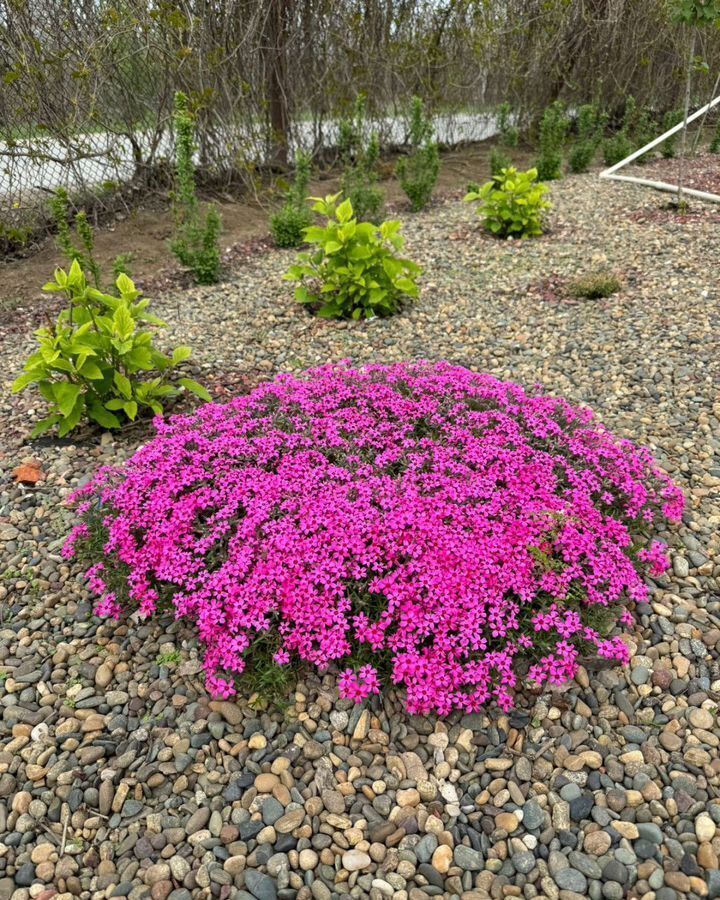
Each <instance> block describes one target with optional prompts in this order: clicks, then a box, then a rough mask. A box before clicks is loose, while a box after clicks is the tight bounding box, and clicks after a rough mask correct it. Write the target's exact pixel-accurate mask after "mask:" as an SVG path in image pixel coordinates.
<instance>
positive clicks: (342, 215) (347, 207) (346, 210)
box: [335, 200, 353, 224]
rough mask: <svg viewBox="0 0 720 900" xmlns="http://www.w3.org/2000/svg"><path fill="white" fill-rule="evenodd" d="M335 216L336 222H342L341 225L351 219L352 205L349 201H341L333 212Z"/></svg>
mask: <svg viewBox="0 0 720 900" xmlns="http://www.w3.org/2000/svg"><path fill="white" fill-rule="evenodd" d="M335 215H336V217H337V220H338V222H342V223H343V224H344V223H345V222H349V221H350V219H352V217H353V208H352V203H351V202H350V201H349V200H343V202H342V203H341V204H340V206H338V208H337V210H336V211H335Z"/></svg>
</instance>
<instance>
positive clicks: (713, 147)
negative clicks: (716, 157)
mask: <svg viewBox="0 0 720 900" xmlns="http://www.w3.org/2000/svg"><path fill="white" fill-rule="evenodd" d="M710 152H711V153H720V119H718V123H717V125H716V126H715V134H714V135H713V139H712V143H711V144H710Z"/></svg>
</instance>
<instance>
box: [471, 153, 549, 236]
mask: <svg viewBox="0 0 720 900" xmlns="http://www.w3.org/2000/svg"><path fill="white" fill-rule="evenodd" d="M537 179H538V173H537V169H529V170H528V171H527V172H518V171H517V169H513V168H510V169H504V170H503V171H502V172H500V174H499V175H496V176H495V177H494V178H493V179H492V181H489V182H488V183H487V184H484V185H483V186H482V187H481V188H480V190H479V191H470V192H469V193H468V194H466V196H465V198H464V199H465V201H466V202H467V203H478V204H479V210H478V211H479V214H480V215H481V216H482V218H483V220H484V224H485V227H486V228H487V229H488V231H490V232H491V233H492V234H494V235H497V236H498V237H520V238H528V237H537V236H538V235H541V234H542V233H543V219H544V214H545V212H546V210H548V209H551V208H552V204H551V203H550V202H549V201H548V200H546V199H545V194H547V190H548V189H547V187H546V186H545V185H544V184H540V183H538V180H537Z"/></svg>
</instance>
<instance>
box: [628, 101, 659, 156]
mask: <svg viewBox="0 0 720 900" xmlns="http://www.w3.org/2000/svg"><path fill="white" fill-rule="evenodd" d="M623 128H624V130H625V133H626V134H627V136H628V138H629V139H630V143H631V144H632V145H633V149H634V150H637V149H639V148H640V147H644V146H645V144H649V143H650V141H652V139H653V138H654V137H655V126H654V124H653V118H652V115H651V113H650V111H649V110H648V108H647V107H645V106H639V105H638V103H637V101H636V100H635V98H634V97H633V96H632V94H631V95H630V96H629V97H628V98H627V100H626V102H625V116H624V119H623ZM631 152H632V151H631ZM642 159H643V157H640V161H642Z"/></svg>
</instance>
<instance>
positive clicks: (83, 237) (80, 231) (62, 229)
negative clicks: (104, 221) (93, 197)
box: [50, 188, 131, 290]
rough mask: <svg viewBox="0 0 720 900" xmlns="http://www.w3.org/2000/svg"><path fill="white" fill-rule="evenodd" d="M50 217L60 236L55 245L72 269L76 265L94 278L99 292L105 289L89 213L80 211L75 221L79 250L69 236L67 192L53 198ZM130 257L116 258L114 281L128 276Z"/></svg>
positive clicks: (57, 192) (56, 193) (59, 190)
mask: <svg viewBox="0 0 720 900" xmlns="http://www.w3.org/2000/svg"><path fill="white" fill-rule="evenodd" d="M50 214H51V216H52V219H53V222H54V224H55V230H56V232H57V234H56V236H55V243H56V245H57V247H58V249H59V250H60V251H61V252H62V253H63V255H64V256H65V258H66V259H67V261H68V263H69V264H70V265H72V263H74V262H77V263H78V264H79V266H80V268H81V269H83V270H86V271H88V272H89V273H90V274H91V275H92V279H93V282H94V283H95V287H96V288H98V290H99V289H100V288H101V287H102V270H101V268H100V264H99V263H98V261H97V260H96V259H95V255H94V251H95V232H94V230H93V227H92V225H91V224H90V222H89V221H88V217H87V213H85V212H84V211H83V210H80V211H79V212H76V213H75V217H74V218H75V232H76V234H77V236H78V238H79V239H80V245H81V246H79V247H78V246H77V245H76V244H75V243H74V241H73V238H72V234H71V232H70V198H69V197H68V193H67V191H66V190H65V188H58V189H57V190H56V191H55V193H54V194H53V196H52V198H51V200H50ZM130 257H131V254H129V253H120V254H119V255H118V256H116V257H115V259H114V260H113V275H114V277H115V278H117V276H118V275H119V274H121V273H124V274H126V275H127V274H129V273H128V271H127V266H128V263H129V261H130ZM113 286H114V285H113Z"/></svg>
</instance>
